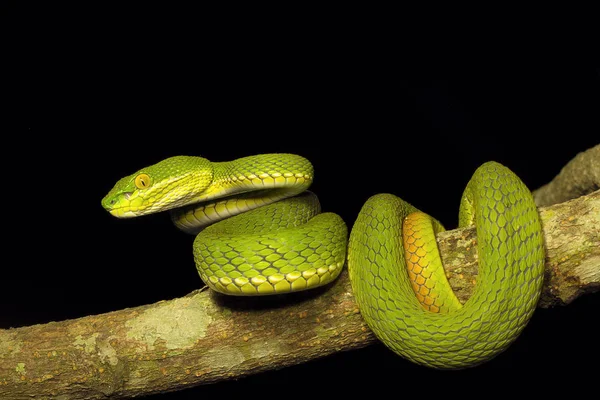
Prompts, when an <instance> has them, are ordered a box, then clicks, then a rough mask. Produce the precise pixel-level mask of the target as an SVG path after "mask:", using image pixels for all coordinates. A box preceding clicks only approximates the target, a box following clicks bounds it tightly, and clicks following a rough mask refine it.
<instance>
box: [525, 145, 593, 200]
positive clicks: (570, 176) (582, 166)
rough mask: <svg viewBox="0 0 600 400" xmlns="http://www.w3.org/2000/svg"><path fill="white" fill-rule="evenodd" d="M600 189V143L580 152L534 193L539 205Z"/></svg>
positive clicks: (569, 198)
mask: <svg viewBox="0 0 600 400" xmlns="http://www.w3.org/2000/svg"><path fill="white" fill-rule="evenodd" d="M598 189H600V144H598V145H596V146H594V147H592V148H591V149H588V150H586V151H584V152H581V153H579V154H578V155H577V156H575V158H573V159H572V160H571V161H570V162H568V163H567V165H565V166H564V168H563V169H562V170H561V171H560V173H559V174H558V175H557V176H556V177H555V178H554V179H553V180H552V181H551V182H549V183H548V184H546V185H544V186H542V187H541V188H539V189H538V190H536V191H535V192H534V193H533V197H534V198H535V203H536V204H537V205H538V207H545V206H550V205H552V204H558V203H562V202H564V201H567V200H571V199H574V198H576V197H579V196H581V195H584V194H586V193H591V192H594V191H596V190H598Z"/></svg>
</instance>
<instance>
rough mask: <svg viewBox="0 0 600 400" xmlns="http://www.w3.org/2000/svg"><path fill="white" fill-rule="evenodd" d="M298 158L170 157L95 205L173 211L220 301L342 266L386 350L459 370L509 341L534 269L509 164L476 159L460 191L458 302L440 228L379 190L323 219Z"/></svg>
mask: <svg viewBox="0 0 600 400" xmlns="http://www.w3.org/2000/svg"><path fill="white" fill-rule="evenodd" d="M312 179H313V167H312V165H311V164H310V162H309V161H308V160H306V159H305V158H303V157H300V156H297V155H293V154H263V155H256V156H250V157H245V158H241V159H238V160H235V161H231V162H210V161H208V160H206V159H204V158H201V157H185V156H178V157H172V158H168V159H166V160H163V161H161V162H159V163H157V164H155V165H152V166H150V167H147V168H143V169H141V170H139V171H137V172H136V173H134V174H132V175H130V176H128V177H125V178H123V179H121V180H119V181H118V182H117V184H116V185H115V186H114V188H113V189H112V190H111V191H110V192H109V193H108V194H107V195H106V197H105V198H104V199H103V200H102V205H103V207H104V208H106V209H107V210H108V211H109V212H110V213H111V214H112V215H114V216H117V217H121V218H127V217H135V216H138V215H145V214H149V213H154V212H159V211H163V210H172V218H173V222H174V223H175V224H176V226H178V227H179V228H180V229H182V230H184V231H186V232H190V233H194V234H197V236H196V239H195V240H194V246H193V248H194V249H193V250H194V259H195V262H196V267H197V269H198V272H199V274H200V276H201V277H202V280H203V281H204V282H206V284H207V285H208V286H209V287H211V288H212V289H214V290H216V291H219V292H221V293H225V294H232V295H263V294H279V293H285V292H290V291H299V290H305V289H310V288H313V287H317V286H321V285H324V284H327V283H329V282H331V281H333V280H334V279H335V278H336V277H337V276H338V275H339V273H340V271H341V269H342V267H343V264H344V261H345V260H346V248H347V253H348V254H347V262H348V269H349V273H350V279H351V282H352V288H353V291H354V294H355V296H356V300H357V302H358V305H359V308H360V311H361V314H362V315H363V317H364V319H365V321H366V322H367V324H368V325H369V327H370V328H371V329H372V330H373V332H374V333H375V335H376V336H377V337H378V338H379V339H380V340H381V341H382V342H383V343H384V344H385V345H386V346H387V347H389V348H390V349H392V350H393V351H394V352H396V353H397V354H399V355H401V356H403V357H405V358H407V359H409V360H411V361H413V362H415V363H418V364H422V365H425V366H428V367H434V368H445V369H449V368H464V367H469V366H473V365H477V364H479V363H482V362H484V361H487V360H489V359H491V358H492V357H494V356H495V355H497V354H499V353H500V352H502V351H503V350H504V349H506V347H508V345H509V344H510V343H512V342H513V341H514V340H515V339H516V338H517V336H518V335H519V333H520V332H521V330H522V329H523V328H524V327H525V325H526V324H527V322H528V321H529V319H530V317H531V315H532V314H533V311H534V310H535V307H536V304H537V300H538V298H539V295H540V292H541V287H542V279H543V265H544V246H543V238H542V230H541V224H540V221H539V216H538V213H537V209H536V207H535V204H534V202H533V198H532V196H531V193H530V192H529V190H528V189H527V187H526V186H525V185H524V184H523V183H522V182H521V180H520V179H519V178H518V177H517V176H516V175H515V174H513V173H512V172H511V171H510V170H509V169H508V168H506V167H504V166H502V165H500V164H498V163H495V162H488V163H486V164H484V165H482V166H481V167H479V168H478V169H477V171H476V172H475V174H474V175H473V177H472V178H471V180H470V182H469V183H468V185H467V187H466V189H465V191H464V194H463V197H462V199H461V206H460V212H459V224H460V226H465V225H471V224H473V223H475V225H476V226H477V243H478V244H477V248H478V253H479V276H478V282H477V285H476V288H475V292H474V293H473V295H472V296H471V298H470V299H469V300H468V301H467V302H466V303H465V304H464V305H461V304H460V302H459V301H458V300H457V299H456V297H455V296H454V294H453V293H452V289H451V288H450V285H449V283H448V281H447V280H446V278H445V274H444V271H443V267H442V264H441V260H440V258H439V254H438V253H437V246H436V244H435V233H436V232H439V231H440V230H443V227H442V226H441V224H440V223H439V222H438V221H436V220H434V219H432V218H431V217H429V216H427V215H426V214H423V213H421V212H419V211H418V210H417V209H416V208H414V207H413V206H411V205H410V204H408V203H406V202H405V201H403V200H401V199H400V198H398V197H396V196H394V195H391V194H379V195H375V196H373V197H371V198H370V199H369V200H368V201H367V202H366V203H365V204H364V206H363V208H362V210H361V211H360V213H359V215H358V218H357V220H356V222H355V224H354V226H353V228H352V232H351V234H350V240H349V242H348V244H347V246H346V238H347V236H348V235H347V228H346V225H345V223H344V221H343V220H342V219H341V218H340V217H339V216H338V215H336V214H332V213H321V214H319V211H320V206H319V203H318V200H317V198H316V196H315V195H314V194H312V193H310V192H307V191H306V189H307V188H308V187H309V186H310V184H311V183H312Z"/></svg>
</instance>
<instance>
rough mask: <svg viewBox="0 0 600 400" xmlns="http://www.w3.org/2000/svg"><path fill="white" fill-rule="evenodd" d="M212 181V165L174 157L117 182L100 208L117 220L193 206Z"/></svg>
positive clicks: (196, 160) (206, 161)
mask: <svg viewBox="0 0 600 400" xmlns="http://www.w3.org/2000/svg"><path fill="white" fill-rule="evenodd" d="M212 180H213V168H212V166H211V162H210V161H208V160H207V159H205V158H202V157H188V156H176V157H171V158H167V159H165V160H163V161H161V162H159V163H157V164H154V165H151V166H149V167H146V168H142V169H140V170H139V171H137V172H136V173H134V174H131V175H129V176H126V177H124V178H122V179H120V180H119V181H118V182H117V183H116V184H115V186H114V187H113V188H112V190H111V191H110V192H108V194H107V195H106V196H105V197H104V198H103V199H102V207H104V208H105V209H106V210H107V211H108V212H110V213H111V214H112V215H114V216H115V217H118V218H131V217H137V216H140V215H146V214H151V213H155V212H159V211H164V210H169V209H172V208H176V207H181V206H184V205H187V204H191V203H194V202H195V199H196V198H197V197H199V196H200V195H201V194H202V193H203V192H204V191H205V190H206V189H207V188H208V187H209V186H210V185H211V182H212Z"/></svg>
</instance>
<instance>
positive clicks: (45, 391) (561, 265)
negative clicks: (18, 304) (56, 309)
mask: <svg viewBox="0 0 600 400" xmlns="http://www.w3.org/2000/svg"><path fill="white" fill-rule="evenodd" d="M598 148H599V147H598V146H596V147H595V148H593V149H592V151H596V152H598ZM584 154H585V153H584ZM596 154H597V153H596ZM578 157H579V158H580V159H584V161H581V162H584V163H587V162H588V161H586V160H585V157H587V156H585V157H584V156H583V155H582V156H578ZM595 157H597V158H596V159H595V161H593V160H592V161H591V162H592V163H595V164H594V165H595V166H596V167H594V168H597V166H598V160H600V156H599V155H596V156H595ZM576 160H577V158H576ZM588 167H589V164H588ZM569 168H577V167H576V166H574V167H569ZM566 170H567V167H565V169H564V170H563V173H561V175H559V176H558V177H557V178H556V182H558V183H556V184H554V183H551V184H549V185H556V186H555V187H556V188H566V190H567V191H571V192H572V193H574V192H573V190H575V191H577V190H578V189H572V188H571V185H569V184H566V183H560V181H562V180H564V179H565V178H561V176H563V177H564V174H567V172H564V171H566ZM547 186H548V185H547ZM589 187H593V186H588V188H589ZM544 190H546V189H544ZM548 190H550V189H548ZM556 190H559V189H556ZM540 196H541V195H540ZM546 197H547V196H546ZM553 198H555V199H556V198H557V197H553ZM558 198H560V196H559V197H558ZM540 215H541V217H542V223H543V227H544V235H545V242H546V247H547V258H546V275H545V282H544V289H543V295H542V298H541V300H540V303H539V305H540V306H541V307H550V306H554V305H565V304H568V303H570V302H571V301H573V300H574V299H575V298H577V297H578V296H581V295H582V294H585V293H592V292H595V291H598V290H599V289H600V245H599V244H600V191H598V190H596V191H595V192H593V193H591V194H589V195H587V196H583V197H579V198H576V199H574V200H570V201H567V202H565V203H562V204H557V205H553V206H551V207H547V208H542V209H540ZM438 244H439V246H440V253H441V254H442V258H443V261H444V266H445V268H446V271H447V274H448V277H449V278H450V283H451V285H452V286H453V288H454V289H455V291H456V293H457V295H458V297H459V299H460V300H461V301H464V300H466V299H467V298H468V297H469V296H470V294H471V292H472V290H473V287H474V285H475V283H476V281H477V252H476V250H475V248H476V246H475V244H476V232H475V229H474V228H465V229H460V230H453V231H447V232H444V233H442V234H440V235H439V237H438ZM375 340H376V339H375V337H374V336H373V335H372V334H371V332H370V330H369V329H368V327H367V326H366V324H365V323H364V321H363V319H362V318H361V316H360V313H359V310H358V306H357V304H356V303H355V301H354V297H353V295H352V290H351V286H350V282H349V279H348V274H347V273H346V271H344V272H342V274H341V276H340V278H339V279H338V280H337V281H336V282H334V283H333V284H332V285H330V286H328V287H326V288H322V289H317V290H313V291H308V292H304V293H297V294H292V295H285V296H275V297H264V298H234V297H225V296H221V295H218V294H216V293H214V292H212V291H209V290H198V291H194V292H192V293H190V294H189V295H187V296H185V297H183V298H178V299H173V300H169V301H161V302H158V303H156V304H150V305H145V306H140V307H135V308H130V309H125V310H120V311H115V312H111V313H106V314H102V315H93V316H88V317H84V318H79V319H74V320H67V321H62V322H51V323H48V324H43V325H34V326H28V327H22V328H16V329H8V330H0V398H2V399H10V400H16V399H31V398H44V399H105V398H123V397H134V396H140V395H147V394H152V393H158V392H166V391H173V390H180V389H183V388H186V387H189V386H195V385H199V384H206V383H211V382H216V381H219V380H224V379H228V378H233V377H241V376H244V375H248V374H253V373H257V372H261V371H265V370H269V369H279V368H283V367H286V366H288V365H293V364H299V363H303V362H306V361H309V360H312V359H315V358H319V357H323V356H326V355H329V354H332V353H335V352H339V351H343V350H351V349H356V348H360V347H364V346H367V345H369V344H371V343H373V342H374V341H375Z"/></svg>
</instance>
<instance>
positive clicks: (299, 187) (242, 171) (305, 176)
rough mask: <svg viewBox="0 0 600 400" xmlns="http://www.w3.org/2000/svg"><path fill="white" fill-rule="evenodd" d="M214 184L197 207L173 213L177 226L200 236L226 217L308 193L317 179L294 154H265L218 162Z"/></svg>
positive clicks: (308, 163)
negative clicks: (203, 230) (208, 227)
mask: <svg viewBox="0 0 600 400" xmlns="http://www.w3.org/2000/svg"><path fill="white" fill-rule="evenodd" d="M212 167H213V179H212V183H211V185H210V186H209V187H208V188H207V189H206V190H204V191H203V192H202V193H201V194H200V195H198V196H197V197H195V199H194V204H192V205H189V206H186V207H182V208H179V209H175V210H173V211H172V220H173V223H174V224H175V226H177V227H178V228H179V229H181V230H183V231H184V232H187V233H191V234H197V233H198V232H200V231H201V230H202V229H204V228H206V227H207V226H209V225H212V224H214V223H216V222H218V221H221V220H223V219H225V218H229V217H232V216H234V215H238V214H241V213H243V212H246V211H250V210H253V209H255V208H258V207H262V206H265V205H267V204H272V203H274V202H276V201H279V200H282V199H285V198H288V197H292V196H295V195H297V194H299V193H301V192H303V191H305V190H306V189H307V188H308V187H309V186H310V184H311V183H312V179H313V167H312V165H311V164H310V162H309V161H308V160H306V159H305V158H303V157H300V156H297V155H293V154H262V155H257V156H250V157H244V158H240V159H237V160H234V161H228V162H214V163H212Z"/></svg>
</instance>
